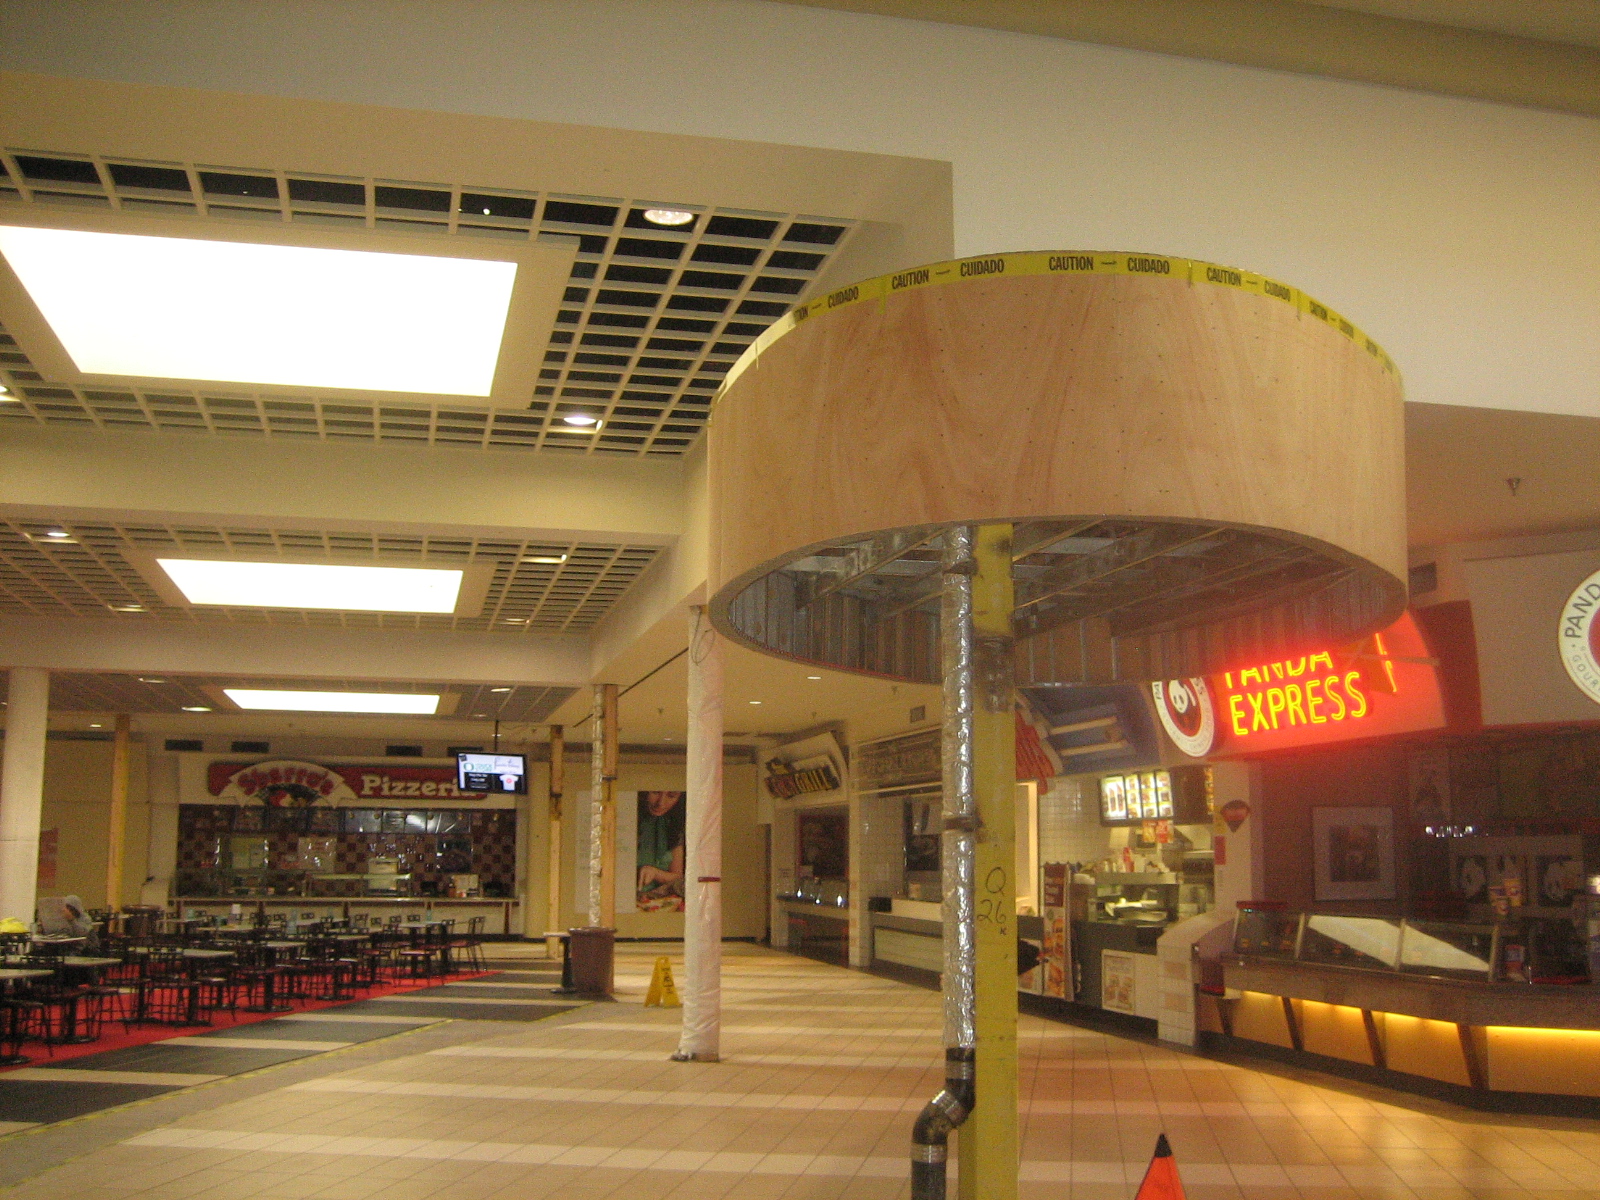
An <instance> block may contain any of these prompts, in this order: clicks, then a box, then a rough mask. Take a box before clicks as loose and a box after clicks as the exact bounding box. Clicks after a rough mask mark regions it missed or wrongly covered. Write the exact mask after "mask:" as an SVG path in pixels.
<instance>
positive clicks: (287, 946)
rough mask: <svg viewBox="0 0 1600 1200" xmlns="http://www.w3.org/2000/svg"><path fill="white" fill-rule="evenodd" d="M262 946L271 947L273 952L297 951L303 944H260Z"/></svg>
mask: <svg viewBox="0 0 1600 1200" xmlns="http://www.w3.org/2000/svg"><path fill="white" fill-rule="evenodd" d="M261 944H262V945H263V946H271V947H272V948H273V949H274V950H298V949H299V948H300V947H301V946H304V945H305V943H304V942H262V943H261Z"/></svg>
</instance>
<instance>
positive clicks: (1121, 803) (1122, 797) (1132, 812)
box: [1100, 771, 1174, 825]
mask: <svg viewBox="0 0 1600 1200" xmlns="http://www.w3.org/2000/svg"><path fill="white" fill-rule="evenodd" d="M1173 815H1174V811H1173V799H1172V776H1171V774H1170V773H1169V772H1166V771H1143V772H1140V773H1139V774H1136V775H1106V776H1103V777H1102V778H1101V780H1100V820H1101V822H1102V823H1104V824H1107V825H1111V824H1118V823H1124V822H1134V821H1159V820H1171V819H1172V817H1173Z"/></svg>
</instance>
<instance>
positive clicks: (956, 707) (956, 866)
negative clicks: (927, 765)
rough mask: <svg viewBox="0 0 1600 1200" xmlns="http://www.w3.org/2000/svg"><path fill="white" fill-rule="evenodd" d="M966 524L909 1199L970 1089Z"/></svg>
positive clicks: (952, 607)
mask: <svg viewBox="0 0 1600 1200" xmlns="http://www.w3.org/2000/svg"><path fill="white" fill-rule="evenodd" d="M972 550H973V531H972V529H971V528H970V527H968V526H959V527H957V528H955V529H951V530H949V531H948V532H947V533H946V534H945V537H944V555H943V561H942V563H941V570H942V571H943V572H944V597H943V602H942V604H941V606H940V612H939V637H940V643H941V646H940V649H941V656H942V659H943V667H944V739H943V761H944V828H943V834H942V840H943V845H942V849H941V853H940V860H939V862H940V868H941V871H942V873H943V883H944V912H943V916H944V1040H945V1052H944V1054H945V1085H944V1089H943V1090H942V1091H941V1092H940V1093H939V1094H938V1095H937V1096H935V1097H934V1098H933V1099H932V1100H930V1101H928V1103H927V1105H926V1106H925V1107H924V1108H923V1110H922V1112H921V1113H920V1114H919V1115H918V1117H917V1121H916V1125H915V1126H914V1127H913V1129H912V1134H911V1196H912V1200H944V1197H945V1167H946V1159H947V1157H948V1155H949V1144H948V1143H949V1138H950V1131H951V1130H952V1129H954V1128H956V1126H958V1125H960V1124H961V1123H962V1122H963V1121H965V1120H966V1119H967V1114H968V1113H970V1112H971V1111H972V1107H973V1105H974V1104H975V1103H976V1100H977V1096H976V1091H975V1085H974V1075H975V1070H976V1058H977V1049H976V1047H977V1042H978V1034H977V996H976V992H975V990H974V983H975V976H976V974H977V935H978V929H977V916H976V899H977V889H976V886H975V883H976V881H975V878H974V860H975V857H976V853H977V838H978V798H977V793H976V791H975V789H974V783H973V747H972V741H973V711H974V706H975V705H976V704H977V702H978V696H977V691H978V683H979V680H978V679H977V670H978V664H977V662H976V656H975V654H974V644H973V629H972V576H973V574H974V573H975V571H976V570H977V563H976V561H975V560H974V558H973V553H972Z"/></svg>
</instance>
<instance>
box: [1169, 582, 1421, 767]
mask: <svg viewBox="0 0 1600 1200" xmlns="http://www.w3.org/2000/svg"><path fill="white" fill-rule="evenodd" d="M1151 691H1152V693H1153V695H1154V698H1155V704H1156V714H1157V716H1158V717H1159V718H1160V720H1161V725H1162V728H1163V729H1165V730H1166V731H1167V736H1168V737H1170V738H1171V739H1172V742H1173V744H1174V745H1175V746H1177V747H1178V749H1180V750H1182V751H1183V752H1184V753H1185V754H1187V755H1189V756H1190V757H1192V758H1204V757H1206V756H1207V755H1208V754H1213V753H1217V752H1221V753H1224V754H1230V755H1231V754H1248V753H1250V752H1252V751H1265V750H1285V749H1290V748H1292V747H1296V746H1314V745H1320V744H1324V743H1328V742H1341V741H1346V740H1349V739H1351V738H1364V737H1379V736H1382V735H1385V734H1392V733H1412V732H1416V731H1418V730H1423V729H1438V728H1440V727H1441V726H1443V725H1444V704H1443V701H1442V698H1441V696H1440V692H1439V680H1438V675H1437V672H1436V671H1435V667H1434V660H1433V659H1432V658H1430V657H1429V655H1428V648H1427V645H1426V643H1425V642H1424V641H1423V640H1422V634H1421V632H1420V631H1419V630H1418V629H1417V625H1416V622H1415V621H1414V620H1413V619H1412V617H1411V614H1410V613H1406V614H1405V615H1404V616H1402V617H1401V618H1400V620H1398V621H1396V622H1395V623H1394V624H1393V625H1391V626H1390V627H1389V628H1387V629H1385V630H1383V631H1382V632H1381V633H1376V634H1374V635H1373V636H1372V637H1370V638H1367V639H1366V640H1365V641H1364V642H1361V643H1359V644H1358V645H1356V646H1349V647H1345V648H1343V649H1340V650H1323V651H1319V652H1317V653H1314V654H1307V655H1303V656H1301V657H1298V658H1292V659H1284V660H1281V661H1279V662H1270V663H1264V664H1262V665H1260V666H1252V667H1244V668H1242V669H1241V670H1237V671H1225V672H1223V673H1222V674H1220V675H1213V676H1211V677H1210V678H1209V679H1174V680H1168V681H1166V682H1164V683H1155V684H1152V685H1151Z"/></svg>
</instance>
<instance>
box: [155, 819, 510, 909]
mask: <svg viewBox="0 0 1600 1200" xmlns="http://www.w3.org/2000/svg"><path fill="white" fill-rule="evenodd" d="M441 811H446V810H441ZM447 811H448V814H449V816H450V817H453V818H454V820H445V821H443V822H435V824H436V825H440V824H442V825H444V826H447V827H450V826H453V828H452V830H451V832H449V833H369V832H356V831H355V830H354V829H353V827H354V826H357V825H368V826H370V825H371V824H374V823H376V822H374V821H373V820H372V819H371V818H372V814H373V810H370V809H342V810H338V809H335V810H329V809H319V810H313V811H312V812H306V811H303V810H267V811H265V812H263V810H262V809H260V808H256V807H253V806H244V805H232V804H184V805H180V806H179V809H178V872H179V885H178V886H179V890H180V892H182V893H183V894H186V895H195V894H200V892H201V891H209V890H211V889H212V888H213V887H215V886H217V884H218V883H219V882H220V879H219V876H220V875H221V874H222V873H225V872H230V871H238V870H241V869H243V868H245V867H247V866H248V864H247V863H243V862H235V861H234V857H233V856H234V849H235V846H234V842H233V839H234V838H236V837H248V838H252V839H256V838H265V839H266V843H267V846H266V862H265V866H266V869H267V870H268V871H270V872H273V873H280V872H282V873H287V874H295V875H297V874H300V873H303V872H305V871H308V870H311V871H313V873H317V874H336V875H365V874H366V872H367V864H368V861H369V860H371V859H374V858H389V859H394V860H395V861H396V863H397V864H398V871H399V873H400V874H402V875H404V874H410V875H411V876H412V883H413V890H414V891H416V890H420V889H418V888H417V887H416V885H419V884H421V883H425V882H439V883H443V882H444V877H445V876H446V875H452V874H467V873H470V874H475V875H477V876H478V877H479V880H480V882H481V884H482V886H483V888H484V892H485V894H487V895H494V894H499V895H504V896H510V895H513V894H514V893H515V888H516V879H517V814H516V812H515V811H514V810H512V809H478V810H459V809H452V810H447ZM407 812H408V815H411V816H412V817H413V818H414V817H415V816H416V815H417V814H416V812H415V810H407ZM428 815H430V816H431V815H432V813H431V812H430V813H429V814H428ZM390 824H393V825H398V824H403V822H398V821H395V822H390ZM329 844H331V847H332V852H333V861H332V862H328V861H326V859H324V861H323V863H322V865H321V867H320V870H316V869H315V868H313V867H312V866H309V865H308V864H307V862H306V859H305V856H306V855H307V854H315V853H317V852H318V851H319V850H324V849H325V848H327V847H328V846H329ZM207 879H210V880H212V881H214V882H212V883H211V884H210V885H209V886H208V885H207V883H206V880H207ZM284 882H287V880H285V881H284ZM315 887H316V892H317V894H319V895H327V896H360V895H365V894H366V882H365V880H363V879H321V880H316V881H315ZM230 890H231V889H230Z"/></svg>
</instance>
